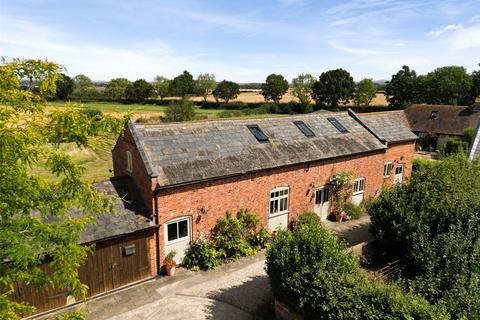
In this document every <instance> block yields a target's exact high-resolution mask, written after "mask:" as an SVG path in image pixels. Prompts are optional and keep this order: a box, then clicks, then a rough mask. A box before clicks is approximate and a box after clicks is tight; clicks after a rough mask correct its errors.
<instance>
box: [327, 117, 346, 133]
mask: <svg viewBox="0 0 480 320" xmlns="http://www.w3.org/2000/svg"><path fill="white" fill-rule="evenodd" d="M327 120H328V121H330V123H331V124H332V125H333V126H334V127H335V128H336V129H337V130H338V131H340V132H341V133H347V132H348V130H347V129H345V127H344V126H343V125H342V124H341V123H340V121H338V120H337V118H328V119H327Z"/></svg>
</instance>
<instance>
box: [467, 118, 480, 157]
mask: <svg viewBox="0 0 480 320" xmlns="http://www.w3.org/2000/svg"><path fill="white" fill-rule="evenodd" d="M468 157H469V159H470V160H477V159H480V122H479V123H478V126H477V131H476V133H475V136H474V138H473V141H472V145H471V146H470V150H469V153H468Z"/></svg>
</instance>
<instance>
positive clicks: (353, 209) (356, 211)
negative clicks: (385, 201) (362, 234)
mask: <svg viewBox="0 0 480 320" xmlns="http://www.w3.org/2000/svg"><path fill="white" fill-rule="evenodd" d="M343 210H344V211H345V212H346V213H347V214H348V215H349V216H350V218H352V219H359V218H360V216H361V215H362V206H360V205H356V204H353V203H351V202H348V203H345V204H344V205H343Z"/></svg>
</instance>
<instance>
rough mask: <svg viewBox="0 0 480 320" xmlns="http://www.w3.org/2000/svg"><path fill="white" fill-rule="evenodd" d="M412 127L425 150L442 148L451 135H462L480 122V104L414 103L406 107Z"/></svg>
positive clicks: (406, 113)
mask: <svg viewBox="0 0 480 320" xmlns="http://www.w3.org/2000/svg"><path fill="white" fill-rule="evenodd" d="M405 115H406V117H407V119H408V122H409V125H410V129H411V130H412V132H414V133H415V134H416V135H418V137H419V144H420V146H421V147H422V149H424V150H438V149H441V148H442V147H443V146H444V145H445V143H446V142H447V140H448V138H449V137H462V136H463V135H464V132H465V130H466V129H467V128H476V127H477V125H478V124H479V122H480V104H478V103H477V104H474V105H472V106H451V105H428V104H414V105H411V106H410V107H408V108H407V109H405Z"/></svg>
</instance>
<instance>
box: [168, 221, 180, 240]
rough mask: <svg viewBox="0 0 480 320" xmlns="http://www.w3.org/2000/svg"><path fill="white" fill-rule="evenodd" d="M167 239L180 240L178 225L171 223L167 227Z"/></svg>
mask: <svg viewBox="0 0 480 320" xmlns="http://www.w3.org/2000/svg"><path fill="white" fill-rule="evenodd" d="M167 239H168V241H172V240H175V239H178V234H177V223H170V224H169V225H167Z"/></svg>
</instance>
